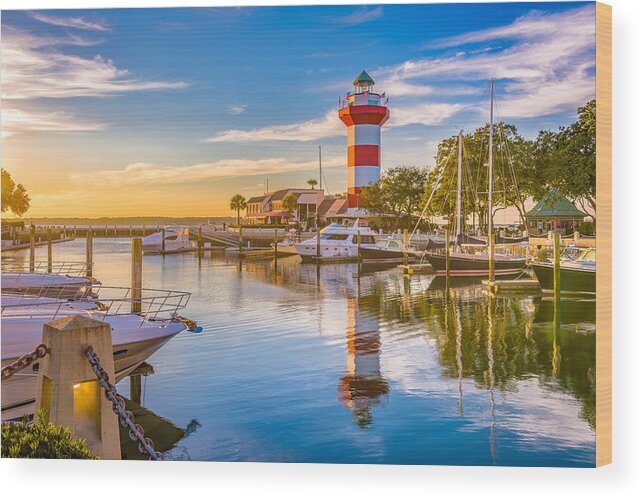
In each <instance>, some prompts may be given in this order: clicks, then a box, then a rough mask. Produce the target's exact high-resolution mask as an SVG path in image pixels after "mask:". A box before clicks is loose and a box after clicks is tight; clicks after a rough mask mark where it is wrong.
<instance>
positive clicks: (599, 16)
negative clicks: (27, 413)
mask: <svg viewBox="0 0 643 499" xmlns="http://www.w3.org/2000/svg"><path fill="white" fill-rule="evenodd" d="M596 205H597V209H596V248H597V250H596V252H597V275H596V281H597V282H596V466H603V465H605V464H609V463H611V462H612V7H611V6H610V5H606V4H603V3H596Z"/></svg>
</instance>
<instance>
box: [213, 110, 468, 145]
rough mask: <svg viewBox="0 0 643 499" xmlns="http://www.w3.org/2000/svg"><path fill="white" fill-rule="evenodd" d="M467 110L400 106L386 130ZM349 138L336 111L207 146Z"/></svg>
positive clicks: (228, 134) (223, 136) (220, 138)
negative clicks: (227, 143) (222, 143)
mask: <svg viewBox="0 0 643 499" xmlns="http://www.w3.org/2000/svg"><path fill="white" fill-rule="evenodd" d="M463 107H464V106H463V105H461V104H446V103H421V104H414V105H408V106H397V107H395V109H394V112H392V113H391V119H390V120H389V121H388V122H387V124H386V127H389V128H393V127H400V126H405V125H411V124H421V125H436V124H438V123H441V122H443V121H444V120H446V119H448V118H449V117H451V116H453V115H454V114H455V113H457V112H458V111H459V110H460V109H462V108H463ZM342 135H346V127H345V126H344V125H343V124H342V122H341V121H340V120H339V118H338V117H337V111H336V110H334V109H331V110H329V111H328V112H327V113H326V114H325V115H324V116H322V117H321V118H318V119H314V120H308V121H303V122H299V123H291V124H288V125H271V126H266V127H262V128H255V129H252V130H226V131H225V132H222V133H219V134H217V135H214V136H212V137H209V138H207V139H205V142H261V141H271V140H273V141H296V142H310V141H312V140H319V139H323V138H328V137H338V136H342Z"/></svg>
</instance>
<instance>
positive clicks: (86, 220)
mask: <svg viewBox="0 0 643 499" xmlns="http://www.w3.org/2000/svg"><path fill="white" fill-rule="evenodd" d="M20 221H22V222H24V223H25V224H26V225H29V224H32V223H33V224H35V225H94V226H105V225H107V226H114V225H121V226H122V225H125V226H130V225H132V226H134V225H136V226H141V225H150V226H153V225H159V226H162V225H200V224H207V223H208V221H209V222H210V223H214V222H216V223H219V224H220V223H224V222H225V223H234V222H235V221H236V218H235V217H207V216H205V217H97V218H91V217H21V218H17V217H16V218H3V219H2V222H3V223H8V222H20Z"/></svg>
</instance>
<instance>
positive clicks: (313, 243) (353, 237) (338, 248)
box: [295, 220, 378, 261]
mask: <svg viewBox="0 0 643 499" xmlns="http://www.w3.org/2000/svg"><path fill="white" fill-rule="evenodd" d="M358 234H359V235H360V247H362V248H375V247H376V245H375V241H376V238H377V236H378V234H377V232H375V231H374V230H372V229H370V228H369V227H360V226H359V220H356V221H355V223H354V224H353V225H352V226H350V227H347V226H344V225H342V224H330V225H329V226H327V227H325V228H324V229H322V230H321V232H320V238H319V253H320V258H321V259H322V260H323V259H340V258H357V247H358V244H357V235H358ZM295 248H296V249H297V252H298V253H299V255H300V256H301V258H302V260H304V261H310V260H314V259H315V258H317V236H315V237H312V238H310V239H307V240H305V241H302V242H300V243H296V244H295Z"/></svg>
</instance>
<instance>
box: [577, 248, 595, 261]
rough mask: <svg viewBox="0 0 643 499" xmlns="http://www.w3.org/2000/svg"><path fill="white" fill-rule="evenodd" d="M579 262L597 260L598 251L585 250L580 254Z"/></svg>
mask: <svg viewBox="0 0 643 499" xmlns="http://www.w3.org/2000/svg"><path fill="white" fill-rule="evenodd" d="M578 261H579V262H595V261H596V252H595V251H592V250H585V251H583V252H581V254H580V255H579V256H578Z"/></svg>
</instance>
